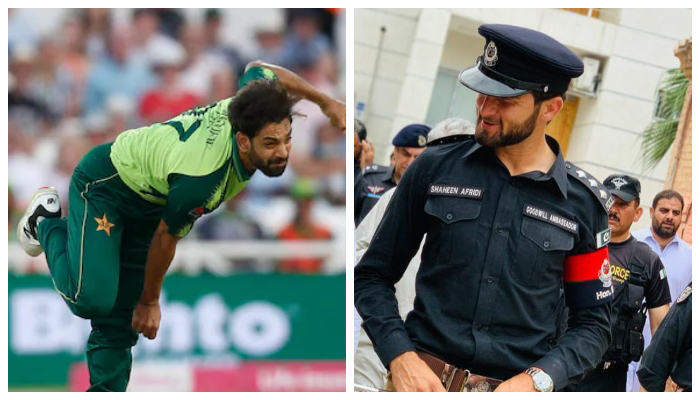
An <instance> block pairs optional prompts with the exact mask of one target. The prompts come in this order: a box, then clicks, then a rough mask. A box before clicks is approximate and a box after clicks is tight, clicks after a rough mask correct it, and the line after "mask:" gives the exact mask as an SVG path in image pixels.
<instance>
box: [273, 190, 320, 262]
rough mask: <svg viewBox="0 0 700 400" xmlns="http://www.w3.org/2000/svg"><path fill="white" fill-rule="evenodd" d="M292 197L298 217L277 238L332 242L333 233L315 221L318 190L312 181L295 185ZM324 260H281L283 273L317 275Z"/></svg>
mask: <svg viewBox="0 0 700 400" xmlns="http://www.w3.org/2000/svg"><path fill="white" fill-rule="evenodd" d="M291 195H292V197H293V198H294V202H295V204H296V208H297V211H296V215H295V216H294V220H293V221H292V223H291V224H289V225H287V226H286V227H284V228H283V229H282V230H281V231H280V232H279V233H278V234H277V238H278V239H280V240H286V241H295V240H330V239H331V232H330V231H329V230H328V229H326V228H325V227H323V226H321V225H318V224H316V223H315V222H314V220H313V215H312V209H313V205H314V196H315V195H316V188H315V187H314V186H313V182H312V181H310V180H306V179H302V180H298V181H296V182H295V183H294V185H293V186H292V190H291ZM323 262H324V260H323V259H321V258H288V259H283V260H280V263H279V270H280V271H281V272H296V273H303V274H316V273H318V272H319V271H320V270H321V267H322V266H323Z"/></svg>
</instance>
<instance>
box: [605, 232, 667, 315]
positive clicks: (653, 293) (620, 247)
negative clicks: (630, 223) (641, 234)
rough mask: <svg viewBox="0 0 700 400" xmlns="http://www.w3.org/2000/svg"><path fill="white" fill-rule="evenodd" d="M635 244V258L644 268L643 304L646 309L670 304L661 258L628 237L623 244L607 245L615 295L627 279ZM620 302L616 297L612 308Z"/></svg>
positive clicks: (646, 246) (616, 306)
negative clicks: (636, 257)
mask: <svg viewBox="0 0 700 400" xmlns="http://www.w3.org/2000/svg"><path fill="white" fill-rule="evenodd" d="M635 242H637V249H636V251H637V252H638V254H637V256H638V258H639V260H640V261H641V262H642V263H643V265H644V266H645V270H644V276H643V278H642V281H643V283H644V303H645V304H646V307H647V309H650V308H657V307H661V306H664V305H666V304H669V303H671V290H670V289H669V287H668V279H666V269H665V268H664V265H663V263H662V262H661V258H659V256H658V255H657V254H656V253H654V252H653V251H652V250H651V248H650V247H649V246H648V245H647V244H646V243H642V242H638V241H637V239H635V238H634V236H630V238H629V239H627V240H625V241H624V242H621V243H610V244H609V245H608V252H609V253H610V278H611V279H612V283H613V286H614V287H615V290H616V293H617V292H618V290H617V288H618V287H619V286H620V285H621V284H623V283H625V282H627V280H628V279H629V276H630V267H629V265H630V260H631V259H632V251H634V250H635ZM621 302H622V297H616V298H615V299H614V300H613V308H618V307H619V306H620V303H621Z"/></svg>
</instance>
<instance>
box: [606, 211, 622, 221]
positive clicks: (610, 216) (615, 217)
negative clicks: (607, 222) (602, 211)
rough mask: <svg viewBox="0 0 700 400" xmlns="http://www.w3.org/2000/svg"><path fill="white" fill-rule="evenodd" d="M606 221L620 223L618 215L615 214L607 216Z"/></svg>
mask: <svg viewBox="0 0 700 400" xmlns="http://www.w3.org/2000/svg"><path fill="white" fill-rule="evenodd" d="M608 219H614V220H615V221H617V222H620V216H618V215H617V214H615V213H611V214H609V215H608Z"/></svg>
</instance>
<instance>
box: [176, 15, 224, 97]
mask: <svg viewBox="0 0 700 400" xmlns="http://www.w3.org/2000/svg"><path fill="white" fill-rule="evenodd" d="M180 41H181V42H182V45H183V46H184V47H185V51H186V55H187V56H186V58H185V68H184V70H183V72H182V84H183V86H184V87H185V88H187V89H189V90H192V91H193V92H194V93H196V94H197V95H198V96H200V97H202V98H204V97H206V95H207V91H208V90H209V84H210V83H211V82H212V79H213V77H214V75H215V74H216V73H217V72H219V71H222V70H226V69H228V67H227V65H226V61H225V60H224V59H223V58H222V57H221V56H219V55H215V54H211V53H204V47H205V45H206V43H205V41H204V28H203V27H202V26H201V25H192V24H188V25H184V26H183V29H182V33H181V35H180Z"/></svg>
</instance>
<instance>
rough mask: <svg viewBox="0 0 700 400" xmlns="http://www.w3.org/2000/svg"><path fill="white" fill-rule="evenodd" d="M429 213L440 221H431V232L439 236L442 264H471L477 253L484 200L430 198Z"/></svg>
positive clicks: (427, 209)
mask: <svg viewBox="0 0 700 400" xmlns="http://www.w3.org/2000/svg"><path fill="white" fill-rule="evenodd" d="M425 212H426V213H428V214H429V215H432V216H433V217H435V218H436V219H437V220H432V221H430V226H431V228H429V230H433V231H436V232H438V233H439V238H438V240H439V242H440V254H439V256H438V260H439V261H440V263H442V264H469V263H470V262H471V260H472V259H473V256H474V253H475V250H476V249H475V247H474V239H475V236H476V229H477V219H478V217H479V214H480V213H481V201H480V200H472V199H465V198H460V197H448V196H429V197H428V200H427V201H426V203H425Z"/></svg>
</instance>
